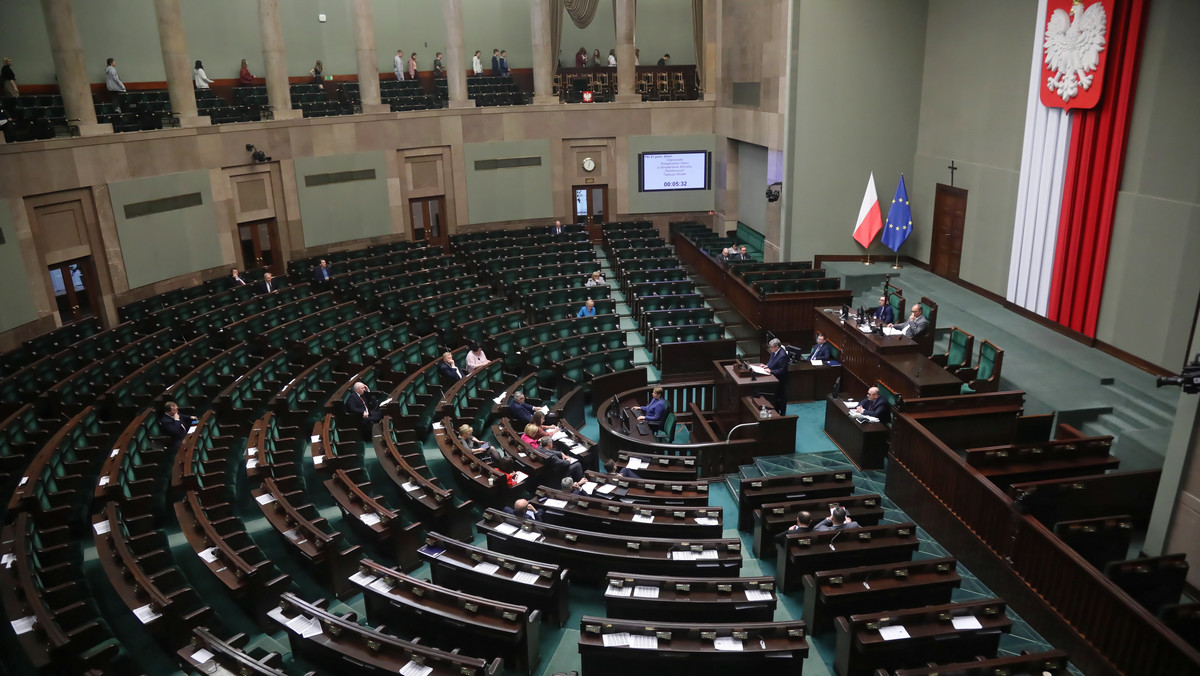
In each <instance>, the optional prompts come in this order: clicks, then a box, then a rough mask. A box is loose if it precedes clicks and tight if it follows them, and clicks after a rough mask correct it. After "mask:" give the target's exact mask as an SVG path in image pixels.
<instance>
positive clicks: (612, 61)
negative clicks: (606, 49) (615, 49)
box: [608, 54, 617, 68]
mask: <svg viewBox="0 0 1200 676" xmlns="http://www.w3.org/2000/svg"><path fill="white" fill-rule="evenodd" d="M608 67H609V68H616V67H617V57H616V55H615V54H609V55H608Z"/></svg>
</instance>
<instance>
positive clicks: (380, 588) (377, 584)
mask: <svg viewBox="0 0 1200 676" xmlns="http://www.w3.org/2000/svg"><path fill="white" fill-rule="evenodd" d="M367 586H368V587H370V588H371V589H374V590H375V591H377V592H379V593H380V594H387V593H390V592H391V591H392V583H390V582H388V581H387V580H385V579H384V578H382V577H381V578H377V579H375V580H374V581H373V582H371V583H370V584H368V585H367Z"/></svg>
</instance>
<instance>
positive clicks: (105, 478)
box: [100, 474, 112, 486]
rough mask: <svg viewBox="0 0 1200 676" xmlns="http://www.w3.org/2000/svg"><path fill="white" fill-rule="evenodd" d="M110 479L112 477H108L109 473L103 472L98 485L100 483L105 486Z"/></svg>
mask: <svg viewBox="0 0 1200 676" xmlns="http://www.w3.org/2000/svg"><path fill="white" fill-rule="evenodd" d="M111 480H112V477H110V476H109V475H107V474H105V475H104V476H102V477H100V485H101V486H107V485H108V482H109V481H111Z"/></svg>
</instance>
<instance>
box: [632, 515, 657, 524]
mask: <svg viewBox="0 0 1200 676" xmlns="http://www.w3.org/2000/svg"><path fill="white" fill-rule="evenodd" d="M633 522H634V523H654V515H653V514H651V515H649V516H647V515H645V514H634V515H633Z"/></svg>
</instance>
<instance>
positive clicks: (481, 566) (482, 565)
mask: <svg viewBox="0 0 1200 676" xmlns="http://www.w3.org/2000/svg"><path fill="white" fill-rule="evenodd" d="M472 570H476V571H479V572H480V573H483V574H484V575H491V574H493V573H495V572H496V571H498V570H500V566H497V565H496V564H494V563H492V562H491V561H480V562H479V563H477V564H475V567H474V568H472Z"/></svg>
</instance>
